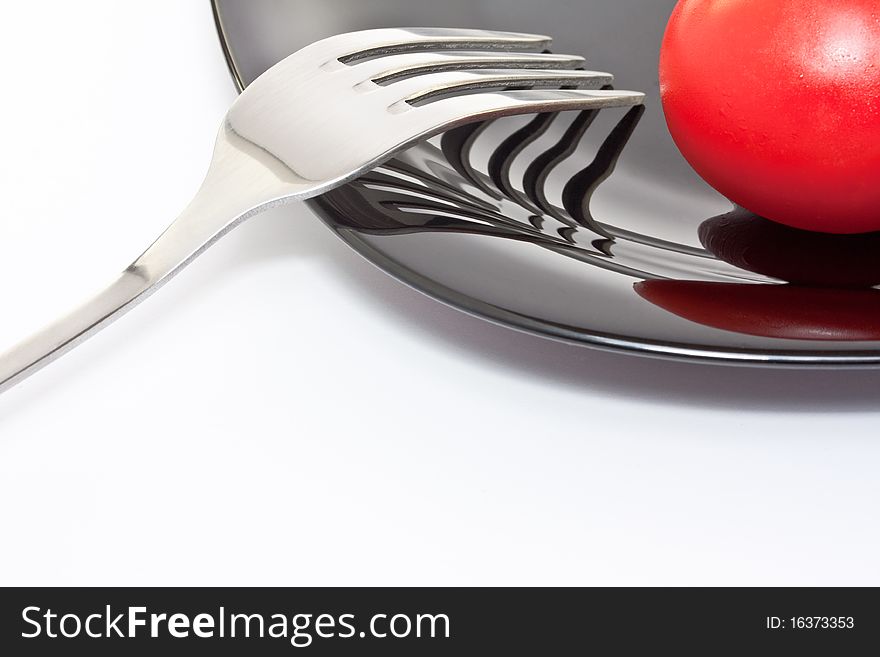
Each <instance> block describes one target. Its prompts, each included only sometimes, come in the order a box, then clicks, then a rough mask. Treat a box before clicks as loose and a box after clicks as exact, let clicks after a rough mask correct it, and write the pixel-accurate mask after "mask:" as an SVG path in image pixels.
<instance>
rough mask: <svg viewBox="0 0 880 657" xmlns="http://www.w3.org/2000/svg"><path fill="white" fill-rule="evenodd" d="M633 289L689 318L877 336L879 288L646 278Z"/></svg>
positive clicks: (766, 330)
mask: <svg viewBox="0 0 880 657" xmlns="http://www.w3.org/2000/svg"><path fill="white" fill-rule="evenodd" d="M635 291H636V292H637V293H638V295H639V296H640V297H642V298H643V299H645V300H646V301H649V302H651V303H652V304H654V305H655V306H658V307H660V308H663V309H664V310H666V311H668V312H671V313H673V314H674V315H678V316H679V317H683V318H684V319H688V320H690V321H692V322H696V323H698V324H702V325H703V326H710V327H712V328H718V329H724V330H726V331H733V332H735V333H744V334H746V335H758V336H761V337H767V338H786V339H789V340H839V341H849V342H853V341H876V340H880V290H875V289H864V290H854V289H833V288H821V287H805V286H798V285H756V284H749V283H710V282H704V281H674V280H650V281H643V282H641V283H636V285H635Z"/></svg>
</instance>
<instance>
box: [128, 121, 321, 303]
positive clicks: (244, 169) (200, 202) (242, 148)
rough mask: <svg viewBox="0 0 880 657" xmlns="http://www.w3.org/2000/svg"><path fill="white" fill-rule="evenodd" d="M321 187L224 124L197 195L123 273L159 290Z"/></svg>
mask: <svg viewBox="0 0 880 657" xmlns="http://www.w3.org/2000/svg"><path fill="white" fill-rule="evenodd" d="M319 184H320V183H316V182H314V181H308V180H305V179H303V178H301V177H300V176H298V175H296V174H295V173H294V172H292V171H291V170H290V169H288V168H287V167H286V166H284V165H283V164H282V163H281V162H280V161H279V160H277V159H276V158H274V157H273V156H272V155H271V154H269V153H268V152H266V151H264V150H262V149H260V148H259V147H257V146H255V145H254V144H252V143H250V142H248V141H246V140H244V139H242V138H241V137H239V136H238V135H236V134H235V133H234V132H233V131H232V130H231V129H230V128H229V127H228V125H226V124H224V126H223V127H221V129H220V133H219V135H218V136H217V142H216V145H215V148H214V155H213V157H212V160H211V166H210V167H209V169H208V173H207V175H206V176H205V180H204V182H203V183H202V186H201V187H200V188H199V191H198V193H197V194H196V196H195V197H194V198H193V200H192V201H191V202H190V204H189V205H188V206H187V207H186V208H185V209H184V211H183V212H182V213H181V214H180V215H179V216H178V218H177V219H176V220H175V221H174V223H172V224H171V225H170V226H169V227H168V228H167V229H166V230H165V232H163V233H162V234H161V235H160V236H159V237H158V239H156V241H155V242H153V244H152V245H150V247H149V248H147V250H146V251H144V253H143V254H141V255H140V256H139V257H138V258H137V259H136V260H135V261H134V262H133V263H132V264H131V265H130V266H129V267H128V269H127V270H126V271H127V272H130V273H133V274H136V275H137V276H138V277H139V278H141V279H142V280H143V281H144V283H145V285H146V286H147V287H152V286H154V285H158V284H160V283H162V282H163V281H164V280H165V279H167V278H170V277H171V276H173V275H174V274H175V273H177V272H178V271H179V270H180V269H182V268H183V267H185V266H186V265H187V264H189V263H190V262H191V261H192V260H193V259H194V258H196V257H197V256H198V255H199V254H201V253H202V252H203V251H205V250H206V249H207V248H208V247H209V246H211V245H212V244H214V243H215V242H216V241H217V240H218V239H220V238H221V237H223V235H225V234H226V233H228V232H229V231H230V230H232V229H233V228H235V227H236V226H237V225H239V224H240V223H241V222H243V221H244V220H246V219H248V218H249V217H251V216H253V215H255V214H258V213H259V212H261V211H263V210H265V209H268V208H270V207H272V206H275V205H281V204H283V203H286V202H289V201H291V200H295V199H298V198H304V197H307V196H309V195H310V192H311V191H312V190H313V189H314V188H316V187H317V186H318V185H319Z"/></svg>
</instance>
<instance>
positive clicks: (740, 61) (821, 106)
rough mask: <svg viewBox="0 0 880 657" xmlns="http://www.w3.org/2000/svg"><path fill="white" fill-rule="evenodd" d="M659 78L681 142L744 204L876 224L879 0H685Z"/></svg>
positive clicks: (768, 213) (838, 226) (785, 217)
mask: <svg viewBox="0 0 880 657" xmlns="http://www.w3.org/2000/svg"><path fill="white" fill-rule="evenodd" d="M660 90H661V94H662V97H663V108H664V111H665V112H666V120H667V124H668V125H669V130H670V132H671V133H672V136H673V138H674V139H675V142H676V144H677V145H678V147H679V148H680V149H681V152H682V153H683V154H684V156H685V157H686V158H687V160H688V161H689V162H690V163H691V165H692V166H693V167H694V169H696V171H697V172H698V173H699V174H700V175H701V176H702V177H703V178H704V179H705V180H706V181H707V182H708V183H709V184H710V185H712V186H713V187H715V189H717V190H718V191H719V192H721V193H722V194H724V195H725V196H727V197H728V198H729V199H730V200H731V201H733V202H734V203H736V204H737V205H740V206H742V207H744V208H747V209H749V210H751V211H752V212H754V213H756V214H759V215H762V216H764V217H766V218H768V219H773V220H774V221H778V222H781V223H784V224H788V225H790V226H795V227H797V228H803V229H806V230H814V231H822V232H829V233H859V232H868V231H875V230H880V0H680V2H679V3H678V5H677V6H676V8H675V11H674V12H673V14H672V18H671V19H670V22H669V27H668V28H667V30H666V36H665V38H664V41H663V48H662V52H661V56H660Z"/></svg>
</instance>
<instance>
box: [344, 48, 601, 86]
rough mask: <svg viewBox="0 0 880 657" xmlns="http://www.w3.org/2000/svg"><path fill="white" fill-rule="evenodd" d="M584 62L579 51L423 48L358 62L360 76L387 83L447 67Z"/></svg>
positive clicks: (552, 66)
mask: <svg viewBox="0 0 880 657" xmlns="http://www.w3.org/2000/svg"><path fill="white" fill-rule="evenodd" d="M583 65H584V58H583V57H579V56H577V55H557V54H550V53H527V52H518V53H513V52H510V53H508V52H503V51H495V52H492V51H489V52H473V51H471V52H448V53H437V52H420V53H406V54H402V55H392V56H390V57H381V58H379V59H373V60H370V61H367V62H363V63H357V64H355V67H356V69H357V73H358V76H359V77H360V78H361V79H362V80H364V81H366V80H370V81H372V82H375V83H376V84H380V85H385V84H390V83H392V82H396V81H399V80H403V79H406V78H410V77H414V76H417V75H425V74H428V73H441V72H444V71H460V70H475V69H486V68H494V69H498V68H504V69H508V68H511V69H523V68H524V69H554V70H555V69H575V68H579V67H581V66H583Z"/></svg>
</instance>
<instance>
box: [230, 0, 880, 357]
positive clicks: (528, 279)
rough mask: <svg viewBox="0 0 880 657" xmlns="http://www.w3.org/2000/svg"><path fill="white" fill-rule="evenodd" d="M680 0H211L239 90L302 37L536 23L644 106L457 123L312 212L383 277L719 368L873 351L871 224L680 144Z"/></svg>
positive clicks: (493, 312) (484, 313)
mask: <svg viewBox="0 0 880 657" xmlns="http://www.w3.org/2000/svg"><path fill="white" fill-rule="evenodd" d="M674 4H675V0H654V1H652V2H645V1H644V0H595V1H593V2H584V3H571V2H564V1H563V0H548V1H545V2H541V3H537V2H528V1H522V2H513V1H504V2H502V1H501V0H497V1H490V0H484V1H479V0H468V1H463V0H462V1H452V0H447V1H446V2H443V3H439V2H430V1H428V0H374V1H373V2H362V1H358V0H336V1H332V0H324V1H322V2H318V1H316V0H288V1H287V2H279V1H277V0H250V1H249V2H246V3H245V2H239V1H236V0H216V1H215V10H216V16H217V19H218V27H219V31H220V34H221V38H222V40H223V42H224V47H225V49H226V52H227V56H228V59H229V63H230V67H231V69H232V71H233V75H234V77H235V79H236V81H237V83H238V84H239V86H241V85H246V84H247V83H248V82H249V81H250V80H252V79H254V77H256V76H257V75H259V74H260V73H261V72H262V71H263V70H265V69H266V68H268V67H269V66H271V65H272V64H274V63H275V62H277V61H278V60H280V59H282V58H283V57H285V56H286V55H288V54H290V53H291V52H293V51H295V50H296V49H298V48H300V47H301V46H303V45H305V44H307V43H309V42H311V41H314V40H317V39H320V38H322V37H325V36H329V35H331V34H335V33H339V32H346V31H351V30H356V29H364V28H370V27H384V26H412V25H418V26H428V25H436V26H455V27H474V28H487V29H502V30H514V31H528V32H539V33H545V34H550V35H553V36H554V37H555V38H556V41H555V43H554V49H555V50H556V51H559V52H569V53H576V54H584V55H586V56H587V58H588V63H589V66H590V68H594V69H599V70H609V71H611V72H613V73H614V74H615V75H616V77H617V85H618V86H619V87H621V88H626V89H634V90H639V91H644V92H646V93H647V94H648V97H649V98H648V102H647V105H646V108H645V110H644V112H640V111H637V110H633V111H630V112H625V111H622V110H621V111H603V112H601V113H599V114H598V115H596V114H588V113H584V114H569V115H560V116H549V115H544V116H541V117H533V118H528V119H527V118H519V119H516V120H513V119H510V120H504V121H498V122H494V123H493V124H491V125H485V124H484V125H481V126H471V127H466V128H463V129H459V130H457V131H454V132H451V133H447V134H446V135H444V136H443V137H442V138H438V139H436V140H433V141H432V142H431V143H426V144H422V145H420V146H418V147H416V148H414V149H411V150H410V151H408V152H407V153H406V154H404V155H403V156H401V157H399V158H397V159H396V160H394V161H392V162H390V163H388V164H387V165H386V166H383V167H381V168H380V169H378V170H377V171H375V172H373V173H371V174H370V175H368V176H365V177H363V178H361V179H359V180H357V181H356V182H354V183H351V184H350V185H347V186H346V187H343V188H342V189H339V190H337V191H334V192H332V193H330V194H326V195H324V196H323V197H320V198H318V199H316V200H314V201H311V202H310V204H311V207H312V208H313V209H314V210H315V211H316V212H317V213H318V215H319V216H320V217H321V218H322V219H323V220H324V221H325V222H326V223H327V224H328V225H329V226H330V227H331V228H332V229H333V230H334V231H336V232H337V233H338V234H339V236H340V237H342V239H344V240H345V241H346V242H347V243H348V244H350V245H351V246H352V247H354V248H355V249H356V250H357V251H359V252H360V253H361V254H363V255H364V256H366V257H367V258H368V259H369V260H371V261H372V262H374V263H375V264H377V265H378V266H380V267H381V268H383V269H384V270H385V271H387V272H389V273H390V274H392V275H394V276H396V277H397V278H399V279H401V280H403V281H405V282H406V283H408V284H410V285H412V286H413V287H415V288H417V289H419V290H421V291H423V292H425V293H426V294H429V295H431V296H432V297H435V298H437V299H439V300H441V301H443V302H446V303H448V304H450V305H452V306H455V307H457V308H460V309H462V310H465V311H467V312H470V313H472V314H475V315H478V316H480V317H483V318H486V319H489V320H492V321H495V322H498V323H501V324H505V325H508V326H511V327H514V328H518V329H521V330H525V331H528V332H531V333H535V334H538V335H543V336H546V337H550V338H555V339H561V340H565V341H569V342H573V343H579V344H585V345H591V346H597V347H602V348H608V349H616V350H625V351H630V352H637V353H642V354H649V355H655V356H662V357H672V358H688V359H696V360H703V361H710V362H723V363H740V364H755V365H785V366H797V365H807V366H832V367H841V366H876V365H878V364H880V300H878V297H880V291H878V290H876V289H874V287H873V286H874V285H875V284H877V283H880V275H878V273H880V266H878V265H877V264H876V260H877V259H876V258H874V257H872V254H876V253H877V246H880V237H878V236H877V235H867V236H855V237H852V236H849V237H834V238H829V237H819V236H815V235H813V234H810V233H804V232H801V231H795V230H793V229H789V228H784V227H781V226H777V225H775V224H771V223H770V222H767V221H765V220H763V219H760V218H758V217H755V216H752V215H750V214H749V213H747V212H743V211H738V210H734V211H733V212H731V206H730V204H729V203H728V202H727V201H726V200H725V199H724V198H722V197H720V196H719V195H718V194H716V193H715V192H714V191H713V190H711V189H710V188H708V187H707V186H706V185H705V184H704V183H703V182H702V181H701V180H700V179H699V178H698V177H697V176H696V175H695V174H694V173H693V172H692V171H691V169H690V168H689V167H688V166H687V164H686V163H685V162H684V160H683V159H682V157H681V156H680V155H679V153H678V152H677V150H676V149H675V147H674V145H673V144H672V141H671V139H670V137H669V135H668V132H667V130H666V128H665V124H664V122H663V116H662V111H661V108H660V102H659V97H658V83H657V73H656V69H657V56H658V49H659V44H660V40H661V37H662V34H663V29H664V26H665V23H666V20H667V18H668V16H669V14H670V12H671V10H672V7H673V6H674Z"/></svg>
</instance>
